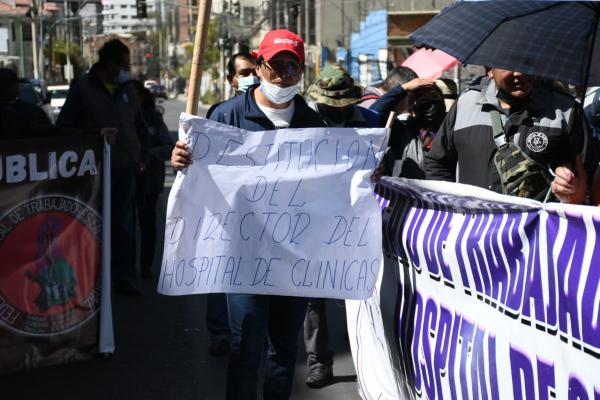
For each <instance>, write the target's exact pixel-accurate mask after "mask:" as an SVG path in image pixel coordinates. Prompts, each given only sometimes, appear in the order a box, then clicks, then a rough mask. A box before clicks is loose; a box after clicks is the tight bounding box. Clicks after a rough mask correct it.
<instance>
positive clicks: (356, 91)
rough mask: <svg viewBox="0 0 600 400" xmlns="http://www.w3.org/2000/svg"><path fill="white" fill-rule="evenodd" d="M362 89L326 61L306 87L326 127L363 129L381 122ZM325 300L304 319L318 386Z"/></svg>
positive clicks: (325, 377) (325, 365) (324, 356)
mask: <svg viewBox="0 0 600 400" xmlns="http://www.w3.org/2000/svg"><path fill="white" fill-rule="evenodd" d="M362 93H363V90H362V88H361V87H360V86H358V85H356V84H355V83H354V79H352V77H351V76H350V74H348V72H347V71H346V70H345V69H343V68H342V67H340V66H338V65H333V64H329V65H327V66H325V68H323V69H322V70H321V73H320V74H319V76H318V77H317V80H316V82H315V83H314V84H312V85H311V86H310V87H309V88H308V92H307V95H308V99H309V101H310V102H311V103H312V104H311V106H312V107H313V108H314V109H316V110H317V111H318V113H319V115H321V117H322V118H323V120H324V121H325V124H326V125H327V126H329V127H336V128H345V127H351V128H366V127H377V126H379V125H380V118H379V114H377V113H376V112H373V111H371V110H368V109H366V108H363V107H357V106H356V104H357V103H358V102H359V101H360V99H361V97H362ZM325 309H326V307H325V299H309V302H308V309H307V312H306V318H305V319H304V344H305V345H306V353H307V354H308V358H307V364H308V373H307V375H306V380H305V383H306V384H307V385H308V386H309V387H312V388H321V387H323V386H326V385H328V384H330V383H331V382H332V380H333V354H332V352H331V350H330V349H329V329H328V327H327V318H326V311H325Z"/></svg>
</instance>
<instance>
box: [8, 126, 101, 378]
mask: <svg viewBox="0 0 600 400" xmlns="http://www.w3.org/2000/svg"><path fill="white" fill-rule="evenodd" d="M107 150H108V149H104V148H103V141H102V137H101V136H99V135H93V136H77V137H56V138H51V139H36V140H20V141H3V142H2V147H1V148H0V260H2V264H1V266H0V372H8V371H14V370H19V369H29V368H34V367H39V366H46V365H51V364H58V363H63V362H68V361H74V360H81V359H85V358H88V357H89V356H90V355H91V354H94V353H98V352H99V351H100V352H111V351H112V349H111V348H110V344H111V343H112V342H113V340H112V321H111V319H107V318H104V319H103V326H100V322H99V310H100V307H101V305H102V307H103V308H107V310H105V312H104V314H106V315H108V316H110V296H108V297H106V295H107V294H108V295H109V291H105V295H104V296H102V279H103V277H104V273H105V272H106V271H107V268H108V265H109V264H108V261H107V258H106V257H103V255H102V252H103V250H104V251H106V249H103V235H104V234H105V233H106V232H105V230H104V229H103V203H105V202H104V201H103V198H102V196H103V190H102V189H103V171H104V174H105V173H106V172H107V171H106V169H105V168H104V166H105V163H104V162H103V159H104V155H103V151H107ZM107 211H108V210H107ZM108 290H110V287H108ZM107 313H108V314H107ZM100 337H102V338H101V339H100ZM107 344H108V345H109V346H108V347H107V346H106V345H107Z"/></svg>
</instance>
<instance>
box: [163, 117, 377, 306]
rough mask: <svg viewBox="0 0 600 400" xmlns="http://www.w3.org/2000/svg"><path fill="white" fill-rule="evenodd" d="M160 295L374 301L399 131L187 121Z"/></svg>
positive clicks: (183, 121) (168, 223) (167, 230)
mask: <svg viewBox="0 0 600 400" xmlns="http://www.w3.org/2000/svg"><path fill="white" fill-rule="evenodd" d="M179 132H180V138H185V139H186V140H188V144H189V146H190V149H191V151H192V158H193V164H192V165H191V166H190V167H188V168H187V169H186V170H185V171H183V172H179V173H178V176H177V178H176V180H175V183H174V184H173V188H172V190H171V193H170V196H169V203H168V207H167V221H166V228H165V244H164V255H163V262H162V269H161V274H160V278H159V282H158V291H159V292H160V293H163V294H170V295H181V294H190V293H207V292H228V293H259V294H279V295H288V296H310V297H331V298H354V299H362V298H367V297H369V296H370V294H371V292H372V289H373V287H374V285H375V280H376V277H377V273H378V270H379V266H380V264H381V260H382V256H381V212H380V209H379V205H378V204H377V202H376V200H375V199H374V197H373V193H372V188H371V184H370V175H371V173H372V171H373V169H374V168H376V167H377V165H378V164H379V162H380V160H381V157H382V154H383V150H384V149H385V146H386V142H387V129H345V128H344V129H326V128H305V129H281V130H274V131H262V132H248V131H244V130H241V129H238V128H234V127H231V126H227V125H223V124H219V123H217V122H214V121H209V120H206V119H202V118H197V117H193V116H190V115H187V114H183V115H182V117H181V120H180V128H179Z"/></svg>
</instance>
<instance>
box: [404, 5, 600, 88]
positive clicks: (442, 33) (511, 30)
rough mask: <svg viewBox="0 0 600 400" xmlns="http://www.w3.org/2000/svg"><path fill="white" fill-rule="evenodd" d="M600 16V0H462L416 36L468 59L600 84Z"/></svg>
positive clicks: (468, 61)
mask: <svg viewBox="0 0 600 400" xmlns="http://www.w3.org/2000/svg"><path fill="white" fill-rule="evenodd" d="M599 17H600V3H595V2H589V1H587V2H583V1H560V2H559V1H529V0H521V1H517V0H503V1H461V2H457V3H454V4H452V5H450V6H448V7H446V8H444V9H443V10H442V11H441V12H440V14H438V15H437V16H436V17H435V18H433V19H432V20H431V21H429V22H428V23H427V24H425V25H424V26H423V27H421V29H419V30H418V31H416V32H415V33H414V34H413V35H412V36H411V38H412V39H413V40H414V41H415V44H416V46H417V47H431V48H436V49H440V50H443V51H445V52H446V53H448V54H450V55H452V56H454V57H455V58H457V59H459V60H460V61H461V62H463V63H465V64H475V65H484V66H489V67H498V68H504V69H508V70H512V71H520V72H524V73H527V74H531V75H537V76H541V77H544V78H549V79H557V80H560V81H564V82H568V83H573V84H576V85H584V86H588V85H600V72H599V71H596V70H591V69H590V65H592V64H595V62H593V61H595V59H596V58H598V57H600V51H594V52H592V51H591V49H595V48H597V47H600V46H596V42H597V41H596V35H597V31H598V20H599ZM598 41H600V37H599V39H598ZM592 53H594V54H593V57H592ZM597 65H599V66H600V63H599V64H597ZM587 78H589V80H588V79H587Z"/></svg>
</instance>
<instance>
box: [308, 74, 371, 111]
mask: <svg viewBox="0 0 600 400" xmlns="http://www.w3.org/2000/svg"><path fill="white" fill-rule="evenodd" d="M307 94H308V97H309V98H310V99H311V100H312V101H313V102H315V103H317V104H325V105H328V106H331V107H346V106H349V105H352V104H356V103H358V102H359V101H360V99H361V97H362V94H363V90H362V88H361V87H360V86H358V85H355V84H354V79H352V77H351V76H350V74H349V73H348V72H347V71H346V70H345V69H344V68H342V67H340V66H338V65H334V64H328V65H327V66H326V67H325V68H323V69H322V70H321V73H320V74H319V76H318V77H317V80H316V82H315V83H313V84H312V85H310V87H309V88H308V91H307Z"/></svg>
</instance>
